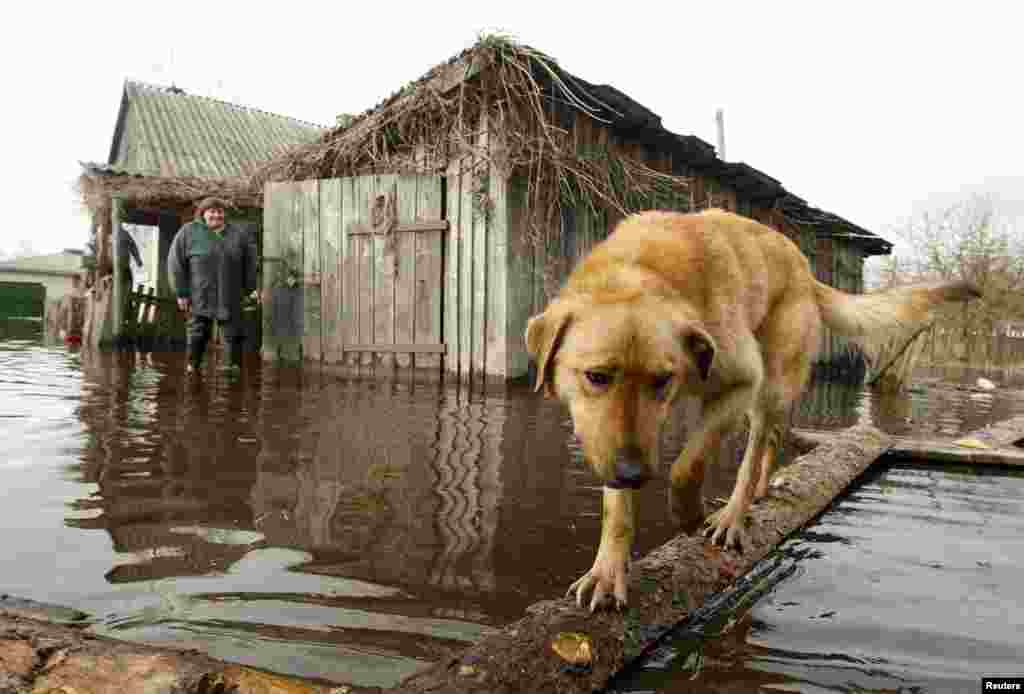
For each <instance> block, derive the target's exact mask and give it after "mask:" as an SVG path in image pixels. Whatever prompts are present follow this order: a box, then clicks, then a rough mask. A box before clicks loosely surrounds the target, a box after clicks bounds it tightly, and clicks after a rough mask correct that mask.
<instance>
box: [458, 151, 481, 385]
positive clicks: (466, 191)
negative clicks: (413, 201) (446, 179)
mask: <svg viewBox="0 0 1024 694" xmlns="http://www.w3.org/2000/svg"><path fill="white" fill-rule="evenodd" d="M472 164H473V162H472V159H470V158H469V157H466V158H465V159H463V167H462V169H461V171H460V174H459V178H460V179H461V188H462V194H461V196H460V205H461V208H462V209H461V211H460V213H459V236H460V239H461V241H460V243H459V346H458V349H459V378H460V380H463V381H468V380H469V378H470V376H471V375H472V372H473V331H474V330H475V328H476V325H475V324H474V323H473V285H474V283H473V243H474V241H475V238H474V228H473V226H474V224H475V219H476V216H477V215H476V211H475V210H474V209H473V191H474V188H473V170H472Z"/></svg>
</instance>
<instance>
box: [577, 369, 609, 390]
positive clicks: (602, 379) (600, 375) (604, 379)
mask: <svg viewBox="0 0 1024 694" xmlns="http://www.w3.org/2000/svg"><path fill="white" fill-rule="evenodd" d="M583 373H584V374H585V375H586V377H587V380H588V381H590V385H593V386H599V387H602V388H603V387H605V386H608V385H611V382H612V375H611V374H609V373H605V372H604V371H584V372H583Z"/></svg>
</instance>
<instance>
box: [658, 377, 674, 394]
mask: <svg viewBox="0 0 1024 694" xmlns="http://www.w3.org/2000/svg"><path fill="white" fill-rule="evenodd" d="M671 382H672V374H658V375H657V376H655V377H654V390H656V391H663V390H665V388H667V387H668V384H669V383H671Z"/></svg>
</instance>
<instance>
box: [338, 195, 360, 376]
mask: <svg viewBox="0 0 1024 694" xmlns="http://www.w3.org/2000/svg"><path fill="white" fill-rule="evenodd" d="M339 186H340V188H341V252H342V257H341V267H342V272H341V286H342V290H341V330H340V332H341V340H342V342H348V343H353V342H358V341H359V265H358V262H357V261H358V258H359V253H358V247H357V242H356V238H357V237H354V236H352V235H351V234H350V233H349V232H350V230H351V227H352V226H353V225H354V224H357V223H358V221H357V220H356V217H355V215H356V184H355V180H354V179H352V178H343V179H340V180H339ZM341 359H342V361H343V362H345V363H347V358H346V357H345V355H344V354H342V356H341Z"/></svg>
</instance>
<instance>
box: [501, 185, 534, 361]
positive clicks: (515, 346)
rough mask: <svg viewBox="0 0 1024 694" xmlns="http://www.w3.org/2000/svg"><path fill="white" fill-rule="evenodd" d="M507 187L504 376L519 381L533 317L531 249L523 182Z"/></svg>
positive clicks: (528, 358)
mask: <svg viewBox="0 0 1024 694" xmlns="http://www.w3.org/2000/svg"><path fill="white" fill-rule="evenodd" d="M508 186H509V187H508V193H507V194H506V199H505V200H506V201H505V215H506V218H507V220H508V221H507V222H506V224H507V229H508V289H507V294H506V301H507V302H508V312H507V328H506V335H507V336H508V357H507V364H508V366H507V375H508V376H509V377H510V378H518V377H520V376H523V375H525V374H526V372H527V370H528V369H529V363H530V356H529V354H527V352H526V339H525V335H526V323H527V321H528V320H529V318H530V316H531V315H533V313H534V306H533V292H534V272H533V245H532V244H531V242H530V239H529V236H528V228H527V225H526V224H527V220H526V212H527V210H526V181H525V180H524V179H523V178H521V177H516V178H513V179H511V180H510V181H509V184H508Z"/></svg>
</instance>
